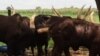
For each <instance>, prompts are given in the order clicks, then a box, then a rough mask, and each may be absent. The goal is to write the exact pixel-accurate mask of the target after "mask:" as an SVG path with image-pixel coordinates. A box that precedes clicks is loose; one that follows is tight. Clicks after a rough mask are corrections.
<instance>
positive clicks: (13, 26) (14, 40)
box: [0, 13, 100, 56]
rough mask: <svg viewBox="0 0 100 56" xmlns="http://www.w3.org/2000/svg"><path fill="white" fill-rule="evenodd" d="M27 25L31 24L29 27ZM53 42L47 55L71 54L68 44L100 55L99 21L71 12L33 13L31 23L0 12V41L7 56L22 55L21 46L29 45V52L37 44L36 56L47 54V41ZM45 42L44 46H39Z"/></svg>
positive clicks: (68, 55) (23, 17) (16, 16)
mask: <svg viewBox="0 0 100 56" xmlns="http://www.w3.org/2000/svg"><path fill="white" fill-rule="evenodd" d="M30 25H33V26H35V27H34V28H31V27H30ZM50 38H52V40H53V42H54V46H53V49H52V54H51V56H61V53H62V52H64V54H65V56H71V55H70V52H69V47H72V48H73V50H75V51H76V50H78V48H79V47H80V46H84V47H87V48H88V49H89V56H97V55H99V56H100V25H99V24H95V23H92V22H88V21H86V20H84V19H81V18H73V17H71V16H54V15H37V16H35V18H34V23H33V24H30V19H29V18H28V17H26V16H21V15H20V14H18V13H16V14H14V15H11V16H5V15H0V41H1V42H4V43H6V44H7V55H8V56H25V48H28V47H29V46H31V48H32V51H33V54H34V47H35V46H36V47H37V51H38V56H43V51H45V56H48V41H49V39H50ZM44 45H45V49H44V50H42V47H43V46H44ZM33 56H34V55H33Z"/></svg>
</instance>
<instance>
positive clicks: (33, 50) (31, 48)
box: [31, 46, 34, 56]
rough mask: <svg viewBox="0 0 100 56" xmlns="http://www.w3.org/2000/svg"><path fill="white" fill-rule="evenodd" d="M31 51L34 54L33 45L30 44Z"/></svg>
mask: <svg viewBox="0 0 100 56" xmlns="http://www.w3.org/2000/svg"><path fill="white" fill-rule="evenodd" d="M31 51H32V54H33V56H34V47H33V46H31Z"/></svg>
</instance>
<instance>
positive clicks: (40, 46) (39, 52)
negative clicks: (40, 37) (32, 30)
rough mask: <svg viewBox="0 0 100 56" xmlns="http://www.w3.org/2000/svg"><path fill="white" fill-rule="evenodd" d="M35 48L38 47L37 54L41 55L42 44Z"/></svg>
mask: <svg viewBox="0 0 100 56" xmlns="http://www.w3.org/2000/svg"><path fill="white" fill-rule="evenodd" d="M37 49H38V56H42V55H43V50H42V45H39V46H37Z"/></svg>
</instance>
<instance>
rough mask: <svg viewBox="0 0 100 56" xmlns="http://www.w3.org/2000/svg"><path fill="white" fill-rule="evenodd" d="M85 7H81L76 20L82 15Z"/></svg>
mask: <svg viewBox="0 0 100 56" xmlns="http://www.w3.org/2000/svg"><path fill="white" fill-rule="evenodd" d="M84 7H85V5H83V6H82V7H81V9H80V10H79V11H78V14H77V18H79V19H80V18H81V14H82V11H83V8H84Z"/></svg>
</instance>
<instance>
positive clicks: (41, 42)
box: [34, 15, 49, 56]
mask: <svg viewBox="0 0 100 56" xmlns="http://www.w3.org/2000/svg"><path fill="white" fill-rule="evenodd" d="M48 19H49V17H48V16H47V15H37V16H36V17H35V19H34V25H35V33H36V45H37V49H38V56H42V55H43V50H42V48H43V46H45V49H44V51H45V56H47V53H48V52H47V48H48V40H49V36H48V32H47V31H45V30H44V29H45V28H46V27H47V25H46V21H47V20H48Z"/></svg>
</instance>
